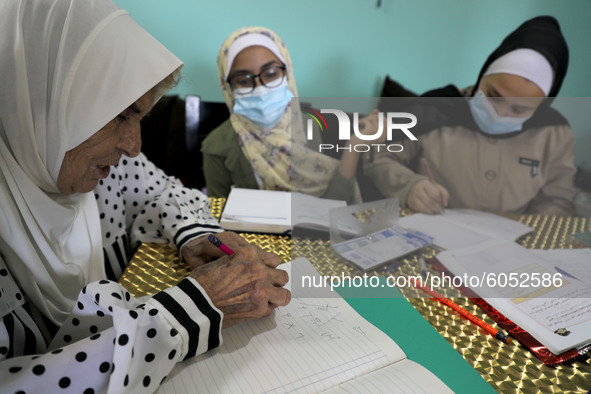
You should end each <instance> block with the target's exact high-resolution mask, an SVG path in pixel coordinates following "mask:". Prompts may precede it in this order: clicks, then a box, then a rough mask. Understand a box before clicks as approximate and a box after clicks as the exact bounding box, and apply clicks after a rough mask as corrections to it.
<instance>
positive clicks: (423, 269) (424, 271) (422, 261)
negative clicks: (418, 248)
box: [419, 255, 427, 276]
mask: <svg viewBox="0 0 591 394" xmlns="http://www.w3.org/2000/svg"><path fill="white" fill-rule="evenodd" d="M419 264H420V265H421V274H422V275H423V276H427V264H425V259H424V258H423V255H420V256H419Z"/></svg>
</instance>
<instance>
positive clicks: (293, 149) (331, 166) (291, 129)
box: [218, 27, 339, 196]
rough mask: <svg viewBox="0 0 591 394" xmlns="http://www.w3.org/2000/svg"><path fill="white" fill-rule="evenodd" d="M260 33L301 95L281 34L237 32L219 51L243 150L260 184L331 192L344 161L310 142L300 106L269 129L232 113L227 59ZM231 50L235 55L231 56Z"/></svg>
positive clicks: (225, 90) (223, 84) (222, 78)
mask: <svg viewBox="0 0 591 394" xmlns="http://www.w3.org/2000/svg"><path fill="white" fill-rule="evenodd" d="M256 34H261V35H264V36H266V37H268V38H269V40H267V41H268V42H269V45H268V46H267V48H268V49H269V50H270V51H271V52H273V53H275V54H278V55H279V56H278V57H279V58H280V59H282V60H283V61H284V62H285V67H286V76H287V82H288V86H289V90H290V91H291V92H292V93H293V95H294V96H296V97H297V96H298V92H297V89H296V84H295V79H294V75H293V67H292V64H291V58H290V56H289V52H288V51H287V48H286V46H285V43H284V42H283V41H282V40H281V38H279V36H278V35H277V34H275V33H274V32H273V31H271V30H269V29H267V28H264V27H244V28H241V29H239V30H236V31H235V32H234V33H232V34H231V35H230V36H229V37H228V38H227V39H226V41H224V43H223V44H222V47H221V48H220V51H219V54H218V73H219V76H220V85H221V87H222V91H223V93H224V99H225V101H226V105H227V106H228V109H229V110H230V121H231V122H232V127H233V128H234V130H235V131H236V133H237V134H238V140H239V141H240V146H241V148H242V151H243V152H244V155H245V156H246V158H247V159H248V161H249V162H250V164H251V166H252V168H253V170H254V172H255V174H256V177H257V180H258V181H259V183H260V186H261V188H263V189H267V190H285V191H290V190H293V191H300V192H303V193H307V194H312V195H316V196H321V195H323V193H324V192H325V191H326V188H327V186H328V183H329V182H330V180H331V179H332V177H333V175H334V172H335V171H336V169H337V167H338V164H339V162H338V160H336V159H333V158H331V157H329V156H326V155H323V154H321V153H318V152H315V151H314V150H312V149H309V148H308V147H307V146H306V138H305V135H304V121H303V118H302V114H301V111H300V108H299V107H298V108H295V107H292V106H291V104H290V105H288V106H287V107H286V108H285V112H284V113H283V115H282V116H281V118H280V119H279V121H278V122H277V123H276V124H275V125H274V126H273V127H272V128H271V129H268V130H264V129H262V128H261V127H260V126H258V125H256V124H255V123H253V122H252V121H250V120H249V119H248V118H247V117H245V116H243V115H240V114H236V113H233V111H232V109H233V107H234V94H233V92H232V89H231V88H230V85H229V84H228V83H227V82H226V78H227V73H228V71H229V70H230V69H231V68H232V64H228V62H229V61H233V57H232V56H231V55H232V54H233V53H234V52H235V51H233V50H232V45H233V44H234V43H235V42H236V40H237V39H239V38H243V37H244V36H247V35H256ZM242 41H244V40H242ZM253 41H255V42H257V44H256V45H264V43H263V44H261V42H260V40H253ZM253 45H254V44H253ZM229 54H230V57H232V59H229Z"/></svg>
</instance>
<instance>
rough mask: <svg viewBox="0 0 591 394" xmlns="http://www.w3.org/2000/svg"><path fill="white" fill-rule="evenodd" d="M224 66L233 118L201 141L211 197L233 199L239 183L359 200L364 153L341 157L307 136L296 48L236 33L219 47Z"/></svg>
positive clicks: (249, 32)
mask: <svg viewBox="0 0 591 394" xmlns="http://www.w3.org/2000/svg"><path fill="white" fill-rule="evenodd" d="M218 71H219V76H220V84H221V86H222V91H223V94H224V99H225V101H226V104H227V105H228V108H229V110H230V118H229V119H228V120H226V121H225V122H224V123H222V124H221V125H220V126H219V127H218V128H217V129H215V130H213V131H212V132H211V133H210V134H209V135H208V137H207V138H206V139H205V141H204V142H203V145H202V151H203V170H204V174H205V181H206V186H207V191H208V194H209V196H210V197H227V196H228V194H229V193H230V187H231V186H232V185H234V186H236V187H241V188H249V189H267V190H285V191H290V190H293V191H299V192H303V193H306V194H312V195H316V196H319V197H325V198H334V199H340V200H347V201H348V202H358V201H360V193H359V188H358V186H357V182H356V180H355V173H356V168H357V162H358V155H359V153H357V152H346V151H345V153H344V154H343V156H342V157H341V160H340V161H339V160H337V159H334V158H332V157H329V156H327V155H323V154H322V153H319V152H318V151H317V150H314V149H313V147H314V146H318V144H319V143H320V142H321V141H320V135H319V133H315V135H314V140H312V141H307V140H306V135H305V132H304V120H303V118H302V115H301V109H300V108H292V106H291V99H292V98H293V97H294V96H297V89H296V85H295V80H294V76H293V68H292V64H291V60H290V57H289V52H288V51H287V48H286V47H285V44H284V43H283V41H282V40H281V39H280V38H279V36H277V34H275V33H274V32H272V31H271V30H269V29H266V28H263V27H245V28H242V29H239V30H237V31H235V32H234V33H232V34H231V35H230V37H228V38H227V39H226V41H225V42H224V44H223V45H222V47H221V49H220V52H219V55H218ZM360 127H363V126H362V125H361V124H360ZM351 143H354V141H352V142H351Z"/></svg>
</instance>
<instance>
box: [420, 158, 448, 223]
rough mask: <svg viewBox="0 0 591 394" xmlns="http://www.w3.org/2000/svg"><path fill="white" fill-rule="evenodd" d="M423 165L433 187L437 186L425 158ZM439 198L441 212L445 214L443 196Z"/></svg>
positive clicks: (422, 159) (422, 161) (422, 160)
mask: <svg viewBox="0 0 591 394" xmlns="http://www.w3.org/2000/svg"><path fill="white" fill-rule="evenodd" d="M421 163H423V167H425V172H426V173H427V176H428V177H429V182H431V184H432V185H435V181H434V180H433V175H431V170H430V169H429V164H428V163H427V160H426V159H425V158H424V157H423V158H421ZM439 198H440V201H439V203H440V204H441V212H443V211H444V210H445V208H444V205H443V196H442V195H441V194H439Z"/></svg>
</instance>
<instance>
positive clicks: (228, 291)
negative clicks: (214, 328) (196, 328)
mask: <svg viewBox="0 0 591 394" xmlns="http://www.w3.org/2000/svg"><path fill="white" fill-rule="evenodd" d="M279 263H280V259H279V256H277V255H276V254H275V253H269V252H264V251H262V250H261V249H260V248H259V247H257V246H253V245H249V246H245V247H242V248H240V249H237V250H235V252H234V254H233V255H232V256H224V257H222V258H220V259H218V260H216V261H215V262H212V263H209V264H205V265H201V266H200V267H197V268H196V269H194V270H193V271H192V272H191V274H190V276H191V277H193V278H195V279H196V280H197V281H198V282H199V284H200V285H201V286H202V287H203V288H204V290H205V292H206V293H207V294H208V295H209V297H210V298H211V300H212V301H213V303H214V305H215V306H216V307H217V308H218V309H220V310H221V311H222V312H223V313H224V320H223V323H222V327H230V326H233V325H234V324H236V323H240V322H241V321H244V320H251V319H257V318H261V317H265V316H269V315H270V314H271V313H272V312H273V310H274V309H275V308H276V307H278V306H284V305H287V304H288V303H289V301H290V300H291V292H290V291H289V290H287V289H284V288H283V286H285V284H286V283H287V282H288V279H289V277H288V274H287V272H286V271H283V270H280V269H276V267H277V265H278V264H279Z"/></svg>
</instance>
